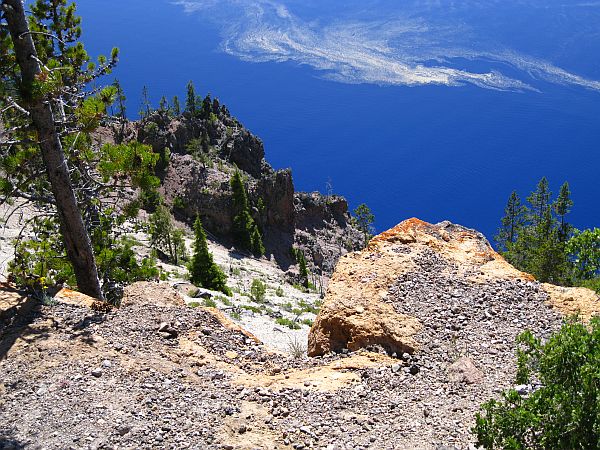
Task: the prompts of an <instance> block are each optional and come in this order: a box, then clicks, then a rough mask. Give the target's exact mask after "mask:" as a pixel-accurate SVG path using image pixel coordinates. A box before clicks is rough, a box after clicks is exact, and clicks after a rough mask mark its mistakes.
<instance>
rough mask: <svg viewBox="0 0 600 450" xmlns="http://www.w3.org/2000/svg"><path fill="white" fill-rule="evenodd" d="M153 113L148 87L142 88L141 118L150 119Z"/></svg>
mask: <svg viewBox="0 0 600 450" xmlns="http://www.w3.org/2000/svg"><path fill="white" fill-rule="evenodd" d="M151 113H152V103H151V102H150V95H149V94H148V86H146V85H144V86H143V87H142V100H141V108H140V117H141V118H142V119H143V118H145V117H148V116H149V115H150V114H151Z"/></svg>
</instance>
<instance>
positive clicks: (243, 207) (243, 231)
mask: <svg viewBox="0 0 600 450" xmlns="http://www.w3.org/2000/svg"><path fill="white" fill-rule="evenodd" d="M229 183H230V185H231V189H232V191H233V211H234V217H233V240H234V244H235V246H236V247H238V248H240V249H242V250H246V251H250V252H252V253H254V254H255V255H256V256H261V255H263V254H264V252H265V248H264V245H263V241H262V237H261V235H260V230H259V229H258V226H257V225H256V223H255V222H254V219H253V218H252V215H251V214H250V205H249V203H248V194H247V193H246V188H245V186H244V181H243V180H242V174H241V172H240V171H239V170H236V171H235V172H234V174H233V176H232V177H231V180H230V182H229Z"/></svg>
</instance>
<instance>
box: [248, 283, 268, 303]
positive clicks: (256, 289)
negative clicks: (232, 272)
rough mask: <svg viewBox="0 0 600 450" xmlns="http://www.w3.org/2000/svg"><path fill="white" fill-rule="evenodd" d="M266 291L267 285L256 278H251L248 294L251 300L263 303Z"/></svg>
mask: <svg viewBox="0 0 600 450" xmlns="http://www.w3.org/2000/svg"><path fill="white" fill-rule="evenodd" d="M266 292H267V285H266V284H265V283H263V282H262V281H261V280H259V279H258V278H255V279H254V280H252V286H250V295H251V297H252V300H254V301H255V302H256V303H263V302H264V301H265V294H266Z"/></svg>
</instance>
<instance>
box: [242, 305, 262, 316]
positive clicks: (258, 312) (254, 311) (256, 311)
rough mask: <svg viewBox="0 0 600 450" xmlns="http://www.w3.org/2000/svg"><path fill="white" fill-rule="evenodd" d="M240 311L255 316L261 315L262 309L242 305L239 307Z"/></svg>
mask: <svg viewBox="0 0 600 450" xmlns="http://www.w3.org/2000/svg"><path fill="white" fill-rule="evenodd" d="M241 308H242V309H245V310H246V311H251V312H253V313H255V314H261V313H262V311H263V310H262V307H260V306H253V305H242V306H241Z"/></svg>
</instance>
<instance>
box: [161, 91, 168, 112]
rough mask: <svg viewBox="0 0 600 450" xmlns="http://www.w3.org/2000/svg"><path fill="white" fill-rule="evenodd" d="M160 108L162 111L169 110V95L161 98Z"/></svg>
mask: <svg viewBox="0 0 600 450" xmlns="http://www.w3.org/2000/svg"><path fill="white" fill-rule="evenodd" d="M158 109H159V110H160V111H161V112H167V111H168V110H169V102H167V97H165V96H164V95H163V96H162V97H161V98H160V102H159V103H158Z"/></svg>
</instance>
